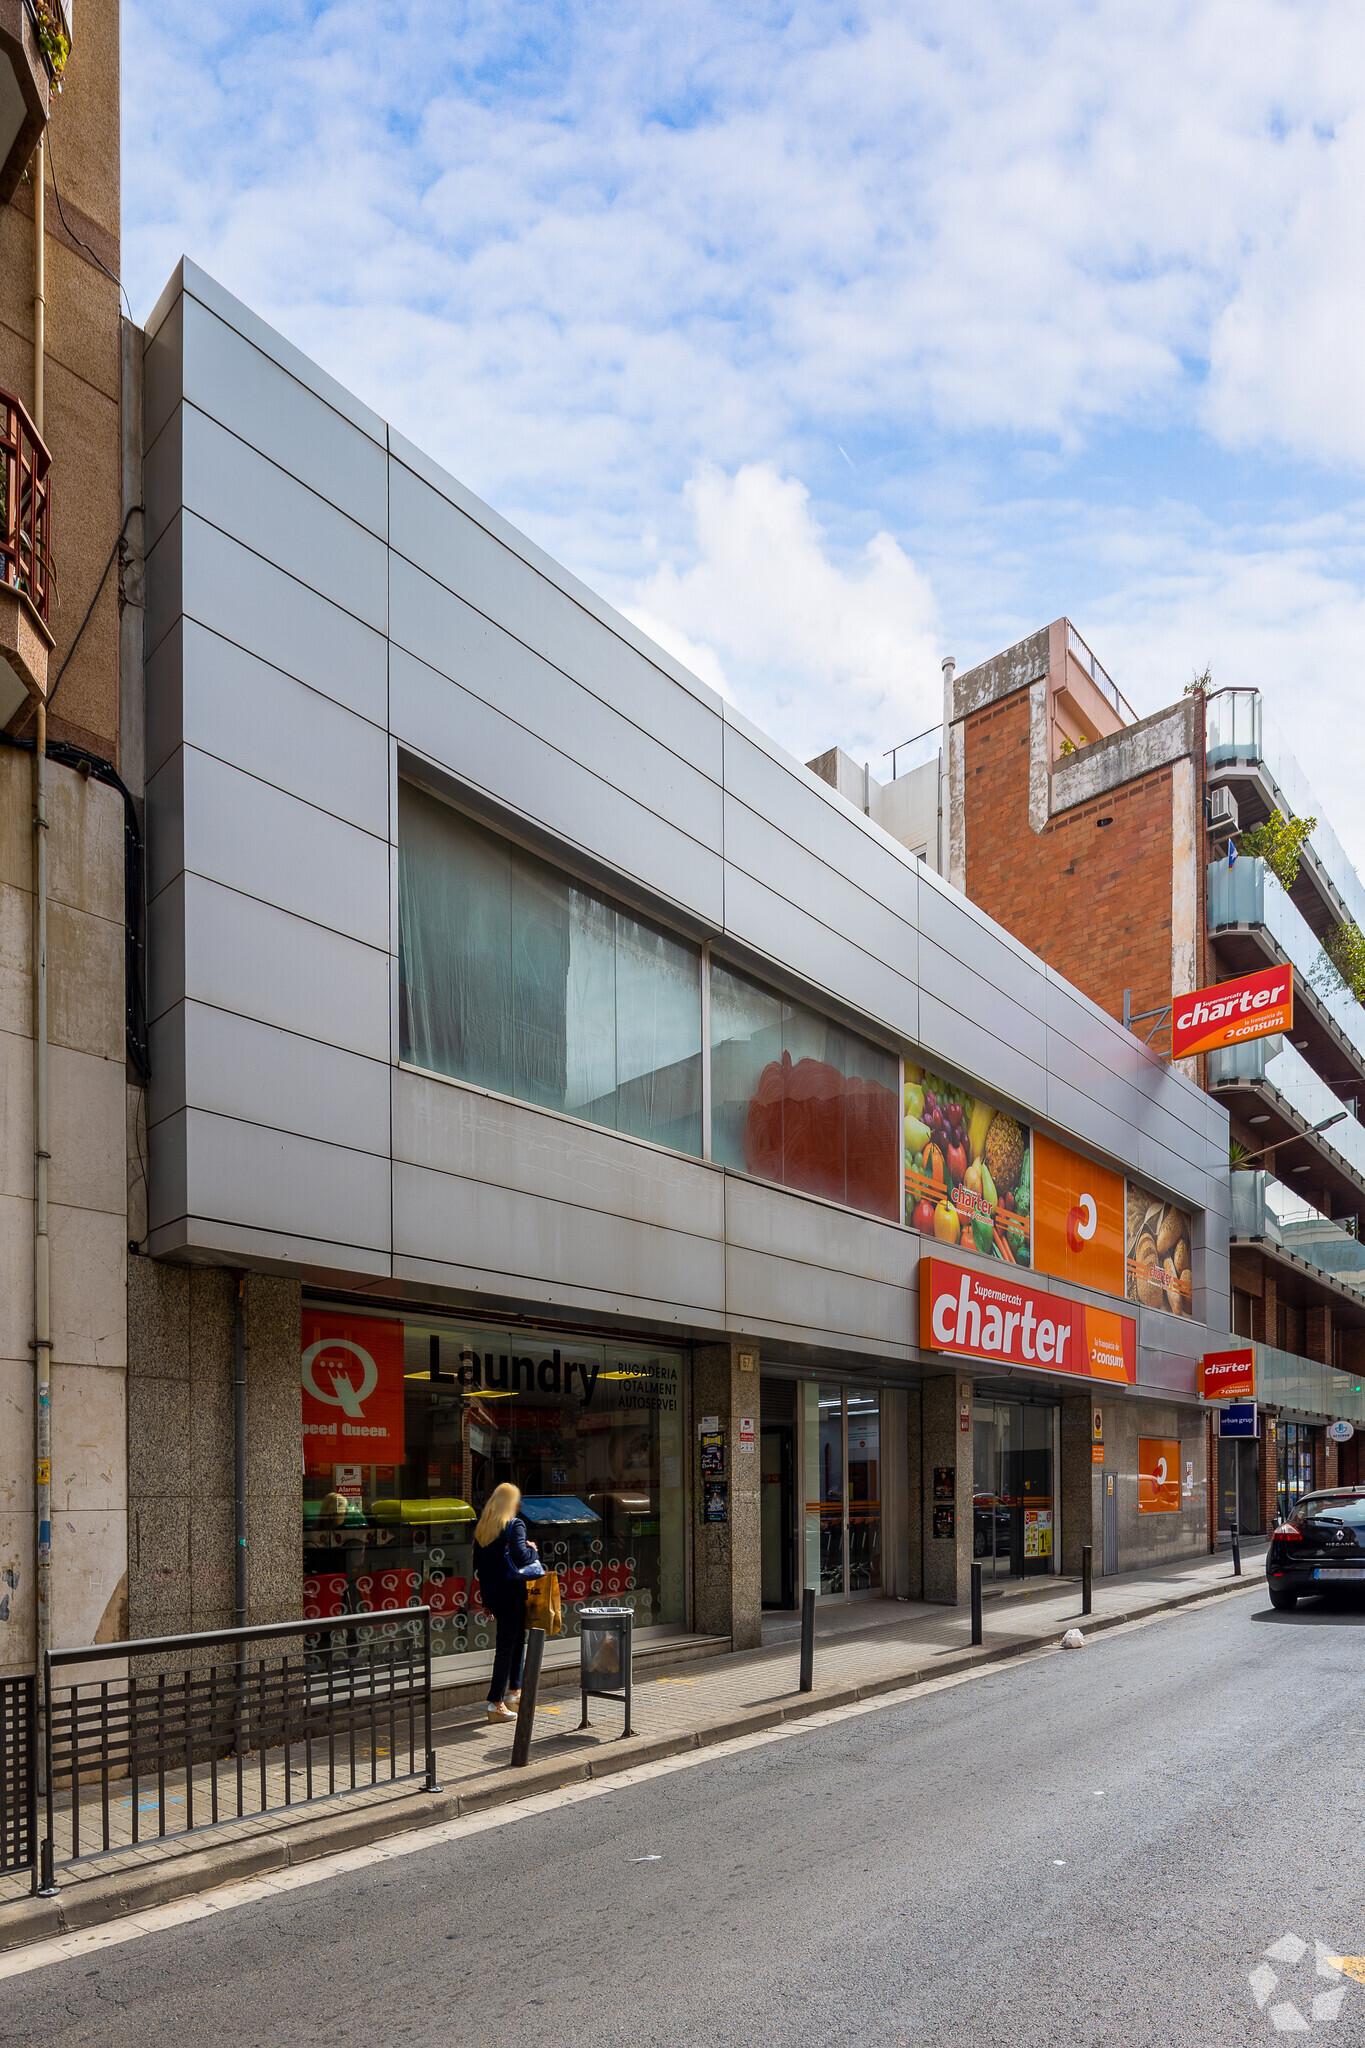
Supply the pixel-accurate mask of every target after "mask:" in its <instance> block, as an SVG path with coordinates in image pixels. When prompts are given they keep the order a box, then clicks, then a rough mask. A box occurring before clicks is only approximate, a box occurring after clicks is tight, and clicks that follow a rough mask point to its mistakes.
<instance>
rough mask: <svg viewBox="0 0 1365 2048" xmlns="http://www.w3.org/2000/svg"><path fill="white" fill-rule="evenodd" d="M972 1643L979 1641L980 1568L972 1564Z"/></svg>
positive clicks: (974, 1563)
mask: <svg viewBox="0 0 1365 2048" xmlns="http://www.w3.org/2000/svg"><path fill="white" fill-rule="evenodd" d="M972 1641H973V1643H979V1642H980V1641H981V1567H980V1565H979V1564H977V1563H976V1562H975V1560H973V1563H972Z"/></svg>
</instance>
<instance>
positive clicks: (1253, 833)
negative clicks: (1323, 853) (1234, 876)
mask: <svg viewBox="0 0 1365 2048" xmlns="http://www.w3.org/2000/svg"><path fill="white" fill-rule="evenodd" d="M1317 822H1318V821H1317V819H1316V818H1286V817H1285V815H1284V813H1283V812H1282V811H1272V812H1271V813H1270V816H1269V817H1268V818H1267V819H1266V821H1265V823H1264V825H1254V826H1253V827H1252V829H1251V830H1250V831H1249V832H1241V833H1239V834H1238V837H1237V851H1238V852H1239V853H1246V854H1250V855H1252V856H1253V857H1256V856H1259V858H1260V859H1261V860H1263V861H1264V862H1265V864H1266V866H1267V867H1268V868H1269V869H1270V872H1271V873H1272V874H1273V875H1274V877H1275V879H1276V881H1277V882H1278V883H1279V884H1280V887H1281V888H1282V889H1284V890H1286V891H1288V890H1290V889H1292V888H1293V886H1294V884H1295V882H1297V880H1298V879H1299V849H1300V848H1301V847H1302V846H1303V844H1304V842H1305V840H1307V839H1309V838H1311V836H1312V834H1313V833H1314V831H1315V830H1316V829H1317Z"/></svg>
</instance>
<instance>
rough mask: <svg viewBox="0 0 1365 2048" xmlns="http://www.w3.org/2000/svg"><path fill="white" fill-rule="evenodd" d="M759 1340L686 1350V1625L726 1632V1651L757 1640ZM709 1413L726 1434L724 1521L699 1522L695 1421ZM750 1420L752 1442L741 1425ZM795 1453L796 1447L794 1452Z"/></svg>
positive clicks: (713, 1633) (715, 1633)
mask: <svg viewBox="0 0 1365 2048" xmlns="http://www.w3.org/2000/svg"><path fill="white" fill-rule="evenodd" d="M758 1388H759V1379H758V1346H757V1345H756V1344H754V1343H752V1342H750V1341H747V1340H745V1339H742V1338H734V1339H732V1340H731V1341H729V1342H728V1343H725V1344H705V1345H702V1346H700V1347H699V1348H698V1349H697V1350H696V1351H694V1352H693V1354H692V1499H693V1503H694V1505H693V1510H692V1512H693V1516H694V1521H693V1538H692V1625H693V1627H694V1628H695V1629H696V1630H697V1631H698V1633H699V1634H701V1635H708V1636H729V1638H730V1644H731V1648H732V1649H736V1650H754V1649H757V1648H758V1647H759V1646H760V1644H761V1643H762V1640H763V1550H762V1542H763V1538H762V1528H761V1524H760V1518H759V1458H758V1433H759V1429H760V1427H761V1416H760V1412H759V1393H758ZM711 1416H714V1417H715V1419H716V1425H717V1428H718V1430H719V1431H720V1433H721V1435H722V1436H723V1437H724V1439H725V1471H724V1474H723V1475H722V1476H723V1478H724V1481H725V1484H726V1488H727V1494H726V1507H727V1519H726V1520H725V1521H723V1522H706V1521H703V1520H702V1511H703V1499H704V1489H703V1483H702V1471H701V1434H702V1431H701V1425H702V1423H703V1422H704V1421H706V1420H707V1419H708V1418H709V1417H711ZM743 1420H749V1421H752V1423H753V1448H752V1449H745V1448H743V1447H742V1445H741V1442H740V1423H741V1421H743ZM798 1458H799V1450H798Z"/></svg>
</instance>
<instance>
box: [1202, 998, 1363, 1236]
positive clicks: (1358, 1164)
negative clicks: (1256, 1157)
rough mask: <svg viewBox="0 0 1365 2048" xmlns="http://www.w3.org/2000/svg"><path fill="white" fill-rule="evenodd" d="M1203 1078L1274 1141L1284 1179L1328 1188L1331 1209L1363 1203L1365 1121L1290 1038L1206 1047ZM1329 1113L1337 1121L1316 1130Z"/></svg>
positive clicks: (1353, 1210)
mask: <svg viewBox="0 0 1365 2048" xmlns="http://www.w3.org/2000/svg"><path fill="white" fill-rule="evenodd" d="M1208 1086H1209V1092H1210V1094H1212V1095H1216V1096H1217V1097H1218V1099H1219V1101H1220V1102H1222V1103H1225V1104H1226V1106H1227V1108H1228V1109H1229V1110H1230V1111H1231V1112H1232V1114H1233V1115H1234V1116H1236V1117H1238V1118H1240V1119H1241V1121H1242V1122H1243V1123H1246V1124H1249V1125H1250V1126H1251V1128H1252V1129H1253V1130H1254V1131H1255V1133H1256V1139H1255V1143H1256V1147H1257V1148H1259V1147H1261V1146H1269V1145H1273V1146H1274V1147H1275V1159H1274V1167H1275V1172H1276V1174H1277V1175H1278V1176H1279V1178H1280V1179H1281V1180H1282V1181H1284V1182H1285V1184H1286V1185H1287V1186H1290V1187H1292V1186H1294V1184H1295V1182H1296V1180H1298V1179H1299V1178H1300V1177H1302V1179H1303V1182H1304V1185H1305V1187H1311V1188H1312V1189H1313V1190H1314V1192H1317V1191H1318V1190H1320V1189H1325V1190H1326V1191H1327V1193H1328V1194H1329V1195H1330V1196H1331V1207H1332V1210H1333V1212H1334V1213H1335V1214H1336V1215H1338V1216H1345V1215H1355V1214H1358V1213H1360V1212H1362V1211H1365V1125H1361V1124H1360V1123H1359V1122H1358V1121H1357V1118H1356V1115H1355V1112H1354V1109H1353V1107H1352V1105H1351V1104H1349V1103H1345V1102H1343V1101H1342V1100H1341V1098H1340V1096H1338V1095H1335V1094H1334V1093H1333V1091H1332V1090H1331V1089H1330V1088H1329V1087H1328V1085H1327V1083H1326V1082H1325V1081H1324V1080H1323V1079H1322V1078H1321V1076H1320V1075H1318V1074H1316V1073H1314V1071H1313V1069H1312V1067H1310V1066H1309V1064H1308V1062H1307V1060H1306V1059H1305V1058H1304V1057H1303V1055H1302V1053H1298V1052H1295V1050H1294V1048H1293V1046H1292V1045H1289V1044H1286V1042H1285V1041H1284V1040H1283V1039H1282V1038H1256V1039H1252V1040H1251V1041H1250V1042H1249V1043H1247V1044H1245V1045H1228V1046H1224V1047H1223V1048H1222V1050H1221V1051H1219V1052H1211V1053H1210V1054H1209V1064H1208ZM1330 1117H1338V1118H1340V1121H1339V1122H1337V1123H1334V1124H1333V1125H1332V1127H1331V1129H1330V1130H1326V1131H1316V1132H1315V1126H1316V1125H1318V1124H1323V1123H1326V1122H1327V1121H1328V1119H1329V1118H1330Z"/></svg>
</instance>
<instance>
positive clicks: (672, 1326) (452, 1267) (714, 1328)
mask: <svg viewBox="0 0 1365 2048" xmlns="http://www.w3.org/2000/svg"><path fill="white" fill-rule="evenodd" d="M393 1277H394V1279H395V1281H397V1282H398V1283H399V1286H400V1287H401V1288H402V1289H403V1292H404V1293H405V1294H406V1295H407V1296H408V1298H410V1299H412V1298H415V1299H417V1300H421V1301H426V1302H440V1301H442V1300H443V1299H453V1300H455V1301H456V1303H457V1305H460V1306H463V1305H465V1304H467V1303H468V1302H470V1301H478V1302H480V1303H487V1304H488V1306H489V1307H490V1308H492V1309H495V1310H496V1311H498V1312H500V1313H502V1314H506V1313H507V1312H508V1310H509V1309H510V1310H511V1311H512V1312H514V1313H521V1312H526V1313H533V1312H536V1311H538V1310H540V1309H548V1310H551V1311H552V1312H553V1313H554V1314H555V1315H556V1316H559V1317H563V1316H568V1315H573V1316H580V1317H582V1319H583V1321H584V1322H585V1323H587V1324H593V1323H600V1324H601V1325H602V1327H603V1329H604V1331H605V1330H610V1328H611V1327H612V1325H613V1324H614V1323H616V1322H617V1321H618V1319H619V1318H621V1317H623V1316H626V1317H629V1321H630V1327H631V1328H632V1329H634V1330H641V1329H648V1328H651V1327H661V1328H663V1329H666V1330H667V1331H668V1333H669V1339H670V1341H671V1342H679V1341H682V1342H685V1341H686V1340H687V1339H688V1338H689V1337H691V1338H700V1337H705V1336H707V1335H708V1334H710V1333H712V1332H720V1331H723V1330H724V1328H725V1317H724V1314H723V1312H722V1311H721V1310H720V1309H697V1308H682V1307H679V1305H678V1303H677V1302H675V1301H651V1300H649V1299H648V1298H647V1297H645V1296H642V1295H633V1296H631V1298H630V1299H629V1300H628V1301H624V1302H623V1301H622V1299H621V1297H620V1296H619V1295H617V1294H613V1293H611V1292H610V1290H608V1289H605V1288H600V1287H588V1286H583V1285H580V1284H578V1283H576V1282H573V1281H568V1282H566V1281H563V1280H555V1281H548V1280H545V1279H542V1278H539V1277H536V1276H534V1275H527V1274H525V1273H502V1272H498V1271H497V1270H496V1269H494V1268H491V1267H485V1266H462V1265H461V1264H460V1263H459V1261H458V1260H456V1259H446V1260H443V1259H414V1258H411V1257H409V1256H407V1255H405V1254H399V1255H395V1257H394V1260H393Z"/></svg>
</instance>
